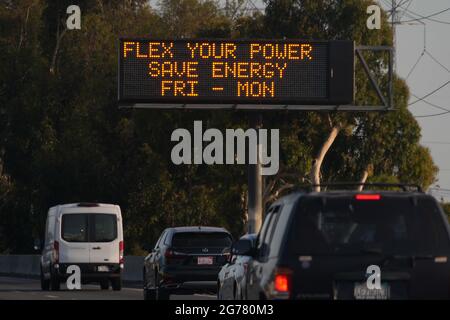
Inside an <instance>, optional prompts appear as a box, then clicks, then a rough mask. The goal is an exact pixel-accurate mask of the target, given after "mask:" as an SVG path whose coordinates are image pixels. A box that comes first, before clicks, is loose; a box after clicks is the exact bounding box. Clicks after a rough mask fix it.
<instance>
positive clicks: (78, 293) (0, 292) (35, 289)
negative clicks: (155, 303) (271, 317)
mask: <svg viewBox="0 0 450 320" xmlns="http://www.w3.org/2000/svg"><path fill="white" fill-rule="evenodd" d="M212 299H215V296H212V295H203V294H198V295H197V294H195V295H173V296H171V300H212ZM0 300H142V289H141V288H122V290H121V291H112V290H111V289H110V290H108V291H104V290H100V286H99V285H82V290H66V289H65V286H64V285H62V286H61V290H60V291H42V290H41V288H40V283H39V280H36V279H25V278H15V277H14V278H13V277H0Z"/></svg>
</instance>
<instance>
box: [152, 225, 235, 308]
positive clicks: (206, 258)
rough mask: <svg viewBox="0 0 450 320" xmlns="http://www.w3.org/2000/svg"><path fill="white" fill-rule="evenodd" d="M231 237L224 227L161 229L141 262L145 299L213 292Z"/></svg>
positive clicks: (228, 253) (164, 298)
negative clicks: (142, 265)
mask: <svg viewBox="0 0 450 320" xmlns="http://www.w3.org/2000/svg"><path fill="white" fill-rule="evenodd" d="M232 242H233V239H232V236H231V234H230V233H229V232H228V231H227V230H225V229H223V228H215V227H178V228H168V229H166V230H164V232H163V233H162V234H161V237H160V238H159V240H158V241H157V242H156V245H155V247H154V249H153V250H152V251H151V253H150V254H149V255H148V256H147V257H146V258H145V260H144V275H143V278H144V279H143V280H144V299H145V300H151V299H158V300H159V299H161V300H167V299H169V297H170V294H176V293H182V294H192V293H199V292H210V293H215V292H216V284H217V275H218V273H219V271H220V269H221V268H222V266H223V265H224V264H225V263H226V262H227V258H228V256H229V255H230V247H231V244H232Z"/></svg>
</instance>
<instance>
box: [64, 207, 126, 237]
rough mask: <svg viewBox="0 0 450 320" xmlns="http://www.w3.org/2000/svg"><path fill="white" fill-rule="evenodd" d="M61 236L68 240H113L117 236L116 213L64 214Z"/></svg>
mask: <svg viewBox="0 0 450 320" xmlns="http://www.w3.org/2000/svg"><path fill="white" fill-rule="evenodd" d="M61 236H62V238H63V239H64V240H65V241H68V242H111V241H113V240H115V239H116V238H117V217H116V215H114V214H103V213H95V214H82V213H81V214H79V213H75V214H64V215H63V216H62V227H61Z"/></svg>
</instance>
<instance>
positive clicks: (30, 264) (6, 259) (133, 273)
mask: <svg viewBox="0 0 450 320" xmlns="http://www.w3.org/2000/svg"><path fill="white" fill-rule="evenodd" d="M40 257H41V256H40V255H0V274H3V275H11V276H23V277H33V278H35V277H39V275H40V266H39V263H40ZM143 265H144V257H140V256H125V263H124V269H123V275H122V279H123V280H125V281H133V282H135V281H142V268H143Z"/></svg>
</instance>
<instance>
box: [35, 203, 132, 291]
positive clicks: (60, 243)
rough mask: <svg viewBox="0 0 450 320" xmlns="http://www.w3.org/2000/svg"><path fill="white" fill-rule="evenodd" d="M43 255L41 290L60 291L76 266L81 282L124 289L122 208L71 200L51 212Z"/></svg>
mask: <svg viewBox="0 0 450 320" xmlns="http://www.w3.org/2000/svg"><path fill="white" fill-rule="evenodd" d="M45 230H46V231H45V244H44V247H43V250H42V257H41V287H42V290H49V289H50V288H51V289H52V290H59V288H60V284H61V282H63V281H65V280H66V279H67V278H68V276H70V274H67V273H66V269H67V267H68V266H70V265H77V266H79V267H80V269H81V282H82V283H92V282H97V283H100V287H101V288H102V289H103V290H107V289H108V288H109V283H110V282H111V286H112V288H113V290H120V289H121V288H122V281H121V273H122V270H123V249H124V245H123V230H122V215H121V212H120V207H119V206H117V205H113V204H103V203H72V204H64V205H58V206H55V207H52V208H50V209H49V211H48V216H47V223H46V227H45Z"/></svg>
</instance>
